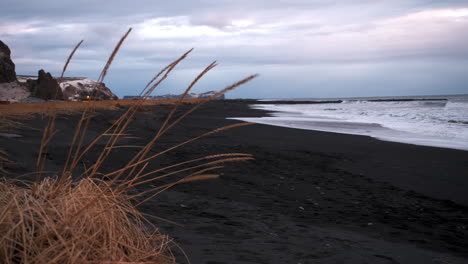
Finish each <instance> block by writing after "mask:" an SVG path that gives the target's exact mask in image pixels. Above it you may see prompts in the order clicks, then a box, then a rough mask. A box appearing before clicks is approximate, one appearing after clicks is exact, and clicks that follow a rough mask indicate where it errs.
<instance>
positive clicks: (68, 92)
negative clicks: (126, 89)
mask: <svg viewBox="0 0 468 264" xmlns="http://www.w3.org/2000/svg"><path fill="white" fill-rule="evenodd" d="M60 86H61V87H62V89H63V96H64V98H65V100H71V101H74V100H117V99H119V98H118V97H117V96H116V95H115V94H114V93H113V92H112V91H111V90H110V89H109V88H107V87H106V85H105V84H104V83H100V82H96V81H93V80H90V79H86V78H64V80H63V81H62V82H61V83H60Z"/></svg>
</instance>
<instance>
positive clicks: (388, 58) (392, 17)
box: [0, 0, 468, 98]
mask: <svg viewBox="0 0 468 264" xmlns="http://www.w3.org/2000/svg"><path fill="white" fill-rule="evenodd" d="M129 27H133V32H132V33H131V35H130V36H129V38H128V39H127V41H126V42H125V43H124V45H123V46H122V49H121V51H120V53H119V54H118V55H117V57H116V59H115V61H114V64H113V65H112V66H111V69H110V72H109V74H108V77H107V79H106V80H105V82H106V84H107V86H109V87H110V88H111V89H112V90H113V91H114V92H115V93H116V94H117V95H118V96H123V95H135V94H138V92H139V91H140V90H141V88H143V86H144V84H146V82H147V81H148V80H149V79H151V78H152V77H153V75H154V74H155V73H156V72H158V70H159V69H161V68H162V67H164V66H165V65H166V64H168V63H170V62H171V61H172V60H173V59H175V58H177V57H178V56H180V55H181V54H182V53H183V52H185V51H187V50H188V49H190V48H192V47H193V48H195V50H194V51H193V53H192V54H191V55H190V57H189V58H188V59H187V60H186V61H185V62H184V63H183V64H181V65H180V67H179V68H178V69H177V71H176V72H174V74H173V75H172V76H171V78H169V79H168V80H167V82H166V83H164V85H162V86H161V87H160V88H159V89H158V90H156V91H155V92H154V94H167V93H179V92H181V91H182V90H184V89H185V87H186V86H187V85H188V84H189V83H190V82H191V80H192V78H193V77H195V76H196V75H197V73H198V72H199V71H201V70H202V69H203V68H204V67H205V66H207V65H208V64H210V63H211V62H212V61H213V60H217V61H218V62H219V64H220V65H219V66H218V67H216V68H215V69H214V70H213V71H212V72H211V73H209V74H208V75H207V76H206V77H205V79H204V80H203V81H202V82H200V83H199V85H198V86H197V87H195V89H194V91H195V92H203V91H208V90H219V89H222V88H224V87H225V86H226V85H228V84H230V83H232V82H235V81H236V80H238V79H241V78H243V77H245V76H248V75H250V74H253V73H259V74H260V76H259V77H258V78H257V79H255V80H253V81H252V82H251V83H249V84H247V85H245V86H243V87H239V88H238V89H237V90H235V91H232V92H231V93H230V94H228V95H227V96H228V97H229V98H240V97H242V98H299V97H350V96H384V95H390V96H391V95H425V94H462V93H463V94H467V93H468V0H467V1H465V0H453V1H452V0H444V1H442V0H441V1H434V0H387V1H385V0H343V1H336V0H291V1H272V0H255V1H253V0H236V1H232V0H229V1H228V0H216V1H214V0H213V1H209V0H204V1H177V0H175V1H174V0H173V1H157V0H141V1H138V0H133V1H123V0H113V1H99V0H74V1H65V0H41V1H24V0H1V2H0V39H1V40H2V41H4V42H5V43H6V44H7V45H9V47H10V49H11V50H12V56H13V60H14V62H15V63H16V72H17V74H37V71H38V70H39V69H41V68H44V69H45V70H46V71H50V72H51V73H52V74H54V75H57V74H59V72H60V70H61V68H62V67H63V63H64V61H65V60H66V58H67V56H68V54H69V52H70V51H71V49H72V48H73V47H74V45H75V44H76V43H77V42H78V41H79V40H81V39H84V40H85V42H84V43H83V45H82V47H81V48H80V49H79V50H78V51H77V53H76V55H75V58H74V60H73V61H72V63H71V64H70V66H69V71H68V73H67V75H68V76H86V77H89V78H92V79H96V78H97V77H98V76H99V73H100V69H101V68H102V67H103V65H104V64H105V61H106V59H107V57H108V56H109V54H110V52H111V51H112V49H113V47H114V45H115V44H116V43H117V41H118V39H119V38H120V37H121V36H122V35H123V34H124V33H125V32H126V30H127V29H128V28H129Z"/></svg>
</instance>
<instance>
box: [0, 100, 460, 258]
mask: <svg viewBox="0 0 468 264" xmlns="http://www.w3.org/2000/svg"><path fill="white" fill-rule="evenodd" d="M248 103H249V101H243V100H225V101H215V102H211V103H209V104H207V105H206V106H204V107H202V108H201V109H199V110H198V111H197V112H195V113H193V114H192V115H191V116H190V117H189V118H188V119H186V120H184V121H183V122H182V123H181V124H180V125H178V126H177V127H176V128H174V129H173V130H171V131H170V132H169V133H168V135H167V136H165V137H163V138H162V140H161V142H160V143H159V144H157V145H156V146H155V149H154V151H155V152H157V151H158V150H162V149H164V148H165V147H169V146H172V145H174V144H176V143H178V142H181V141H182V140H184V139H189V138H191V137H193V136H197V135H200V134H202V133H205V132H208V131H209V130H211V129H213V128H217V127H221V126H223V125H227V124H232V123H236V122H239V121H236V120H229V119H226V117H252V116H263V115H265V114H267V113H265V112H263V111H259V110H251V109H249V107H248ZM184 107H189V106H184ZM119 113H121V112H119V111H100V112H98V113H97V114H96V117H95V118H94V122H92V125H91V128H90V130H89V133H88V135H89V138H88V139H87V140H91V139H92V137H93V136H96V135H97V134H98V133H100V132H102V131H103V130H104V129H105V128H106V127H107V126H108V125H109V122H110V120H113V119H116V117H118V115H119ZM166 113H167V107H164V106H155V107H152V109H151V111H148V112H141V113H139V114H138V118H137V119H136V120H135V122H134V124H133V125H132V126H131V129H130V131H129V132H130V133H131V134H132V135H134V136H136V137H139V139H135V140H133V141H132V144H136V145H141V144H143V143H144V142H147V141H148V140H149V139H150V138H151V137H152V135H154V133H155V132H157V129H158V128H159V125H160V124H161V122H162V121H163V120H164V117H165V115H166ZM78 119H79V115H71V116H64V117H60V118H59V119H58V120H57V129H58V133H57V135H56V136H55V140H54V141H53V142H52V143H51V145H50V147H49V150H48V163H47V168H46V169H47V170H50V171H61V168H62V167H61V166H63V164H64V161H65V159H66V155H67V153H68V145H69V143H70V141H71V137H72V135H73V131H74V128H75V125H76V123H77V120H78ZM46 121H47V120H46V119H44V120H41V119H40V118H37V119H31V120H25V121H24V122H23V124H24V126H23V127H22V128H19V129H15V130H13V131H9V132H10V133H14V134H18V135H20V136H21V137H18V138H7V137H5V136H1V137H0V147H1V148H4V149H5V150H7V152H8V153H9V154H10V158H11V159H12V160H14V161H15V162H16V164H15V165H12V166H10V167H8V168H7V169H8V170H9V171H10V172H11V173H12V174H13V176H11V177H16V176H14V175H21V174H25V173H29V172H32V171H34V168H35V167H34V166H35V162H36V160H35V159H36V158H37V154H38V150H39V145H40V140H41V135H42V131H41V130H42V128H43V127H44V125H45V122H46ZM67 144H68V145H67ZM229 152H244V153H251V154H253V155H254V156H255V160H254V161H252V162H248V163H237V164H226V168H224V169H222V170H220V172H222V173H223V175H222V176H221V178H219V179H215V180H209V181H202V182H192V183H188V184H184V185H179V186H176V187H174V188H173V189H171V190H168V191H166V192H164V193H162V194H161V195H159V196H158V197H157V198H155V199H153V200H151V201H150V202H148V203H145V204H143V205H142V206H141V209H142V210H143V211H144V212H145V213H149V214H152V215H156V216H159V217H163V218H166V219H168V220H170V221H174V222H177V223H178V224H180V225H175V224H171V223H168V222H164V221H160V220H156V219H154V220H153V221H154V223H155V224H157V225H158V226H159V227H160V228H161V231H162V232H163V233H165V234H168V235H170V236H171V237H173V238H174V241H175V242H177V244H178V245H180V247H182V248H183V249H184V251H185V253H186V254H187V255H188V256H189V258H190V260H191V262H192V263H211V264H215V263H468V250H467V248H468V151H459V150H451V149H442V148H433V147H423V146H415V145H408V144H400V143H393V142H384V141H379V140H376V139H373V138H370V137H365V136H354V135H343V134H336V133H325V132H316V131H308V130H300V129H289V128H281V127H273V126H267V125H258V124H255V125H252V126H247V127H241V128H236V129H233V130H229V131H224V132H221V133H218V134H215V135H212V136H210V137H208V138H205V139H202V140H200V141H197V142H195V143H193V144H190V145H187V146H184V147H182V148H179V149H177V150H175V151H173V152H170V153H168V154H167V155H165V156H164V157H162V158H161V159H159V160H157V161H156V162H155V163H154V164H152V165H151V166H153V167H158V166H164V165H169V164H172V163H175V162H180V161H184V160H188V159H191V158H196V157H200V156H205V155H211V154H217V153H229ZM134 153H135V150H131V149H125V150H124V149H119V150H116V151H115V152H114V153H113V157H112V161H113V162H110V163H106V164H105V165H104V169H105V170H109V171H110V170H112V169H117V168H119V167H120V166H121V165H122V164H124V163H125V162H126V161H128V160H129V159H130V158H131V157H132V155H133V154H134ZM94 155H95V154H93V153H91V154H90V155H88V156H87V157H86V158H85V161H84V163H85V164H86V165H89V164H91V161H92V160H93V156H94ZM23 178H26V179H28V178H29V179H31V178H32V176H26V177H23ZM147 188H150V186H143V187H141V188H140V189H138V190H135V191H143V190H145V189H147ZM174 251H175V253H176V254H177V255H178V256H179V262H180V263H185V260H184V258H183V257H182V254H181V253H180V252H179V251H178V250H177V248H174ZM178 252H179V253H178Z"/></svg>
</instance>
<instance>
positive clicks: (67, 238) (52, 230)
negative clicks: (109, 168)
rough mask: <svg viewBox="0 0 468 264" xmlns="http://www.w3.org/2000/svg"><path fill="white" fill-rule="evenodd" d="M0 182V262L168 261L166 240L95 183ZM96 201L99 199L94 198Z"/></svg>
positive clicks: (124, 197) (119, 198)
mask: <svg viewBox="0 0 468 264" xmlns="http://www.w3.org/2000/svg"><path fill="white" fill-rule="evenodd" d="M61 184H62V185H61V186H59V185H58V181H57V180H55V179H51V178H46V179H45V180H44V181H42V182H41V183H40V184H39V185H37V186H36V188H35V191H33V190H32V189H31V188H30V187H31V186H30V185H26V186H24V187H19V186H18V185H13V184H9V183H7V182H0V206H1V208H2V210H1V211H0V223H1V224H0V234H2V235H1V237H0V245H2V247H1V249H0V260H1V262H2V263H5V264H9V263H102V262H107V263H118V262H149V263H173V262H174V258H173V257H172V254H171V253H170V250H169V247H168V243H169V242H170V240H169V238H168V237H167V236H165V235H162V234H160V233H159V232H158V230H157V228H156V227H154V226H151V225H149V224H148V223H147V222H146V221H145V219H144V218H143V216H142V215H141V213H140V212H139V211H138V210H136V209H135V207H134V206H133V205H132V202H131V200H130V198H129V197H128V196H127V195H125V194H121V193H120V194H118V195H116V194H115V192H114V190H113V188H111V187H110V186H108V185H106V184H102V182H96V180H91V179H82V180H80V181H78V182H72V181H70V180H67V181H66V182H63V183H61ZM96 197H99V199H96Z"/></svg>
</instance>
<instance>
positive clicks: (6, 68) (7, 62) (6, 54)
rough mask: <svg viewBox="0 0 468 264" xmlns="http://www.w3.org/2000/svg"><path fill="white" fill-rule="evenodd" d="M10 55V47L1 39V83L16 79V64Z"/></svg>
mask: <svg viewBox="0 0 468 264" xmlns="http://www.w3.org/2000/svg"><path fill="white" fill-rule="evenodd" d="M10 56H11V51H10V48H8V46H7V45H6V44H5V43H3V42H2V41H1V40H0V83H9V82H14V81H16V72H15V64H14V63H13V61H12V60H11V57H10Z"/></svg>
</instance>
